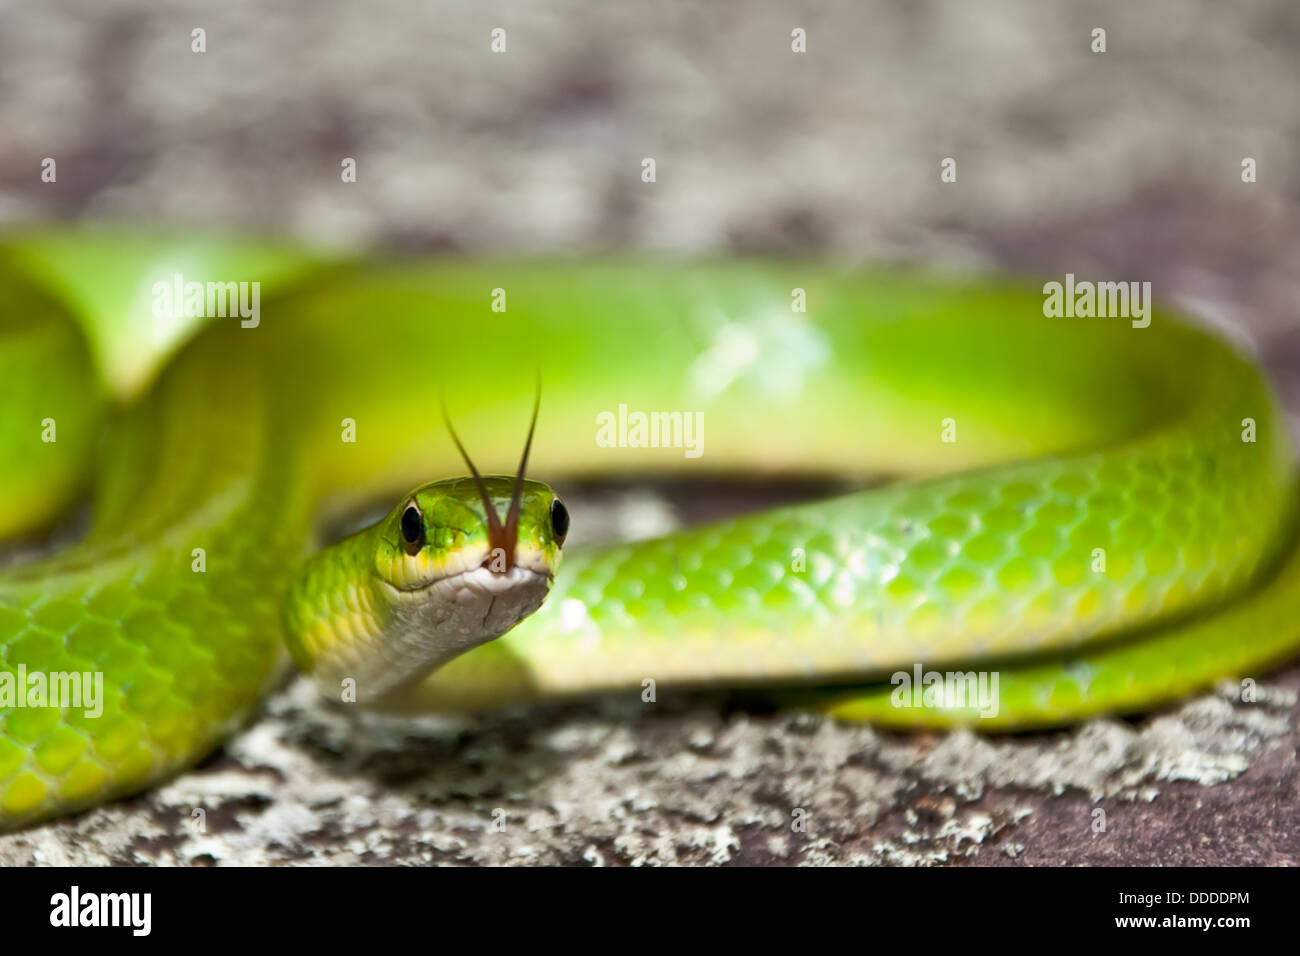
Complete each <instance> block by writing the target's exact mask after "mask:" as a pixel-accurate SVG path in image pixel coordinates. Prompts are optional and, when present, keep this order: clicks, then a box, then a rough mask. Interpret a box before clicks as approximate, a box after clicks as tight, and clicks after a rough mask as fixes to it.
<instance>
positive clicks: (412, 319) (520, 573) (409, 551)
mask: <svg viewBox="0 0 1300 956" xmlns="http://www.w3.org/2000/svg"><path fill="white" fill-rule="evenodd" d="M177 273H183V274H184V275H185V276H186V278H187V279H189V278H193V279H198V280H200V281H203V280H217V281H222V282H225V281H248V280H259V281H261V282H262V286H261V301H260V318H259V320H258V321H257V322H256V324H250V323H241V321H240V319H239V317H238V316H235V317H229V318H210V319H208V320H207V321H206V323H202V324H203V328H202V329H201V330H199V331H197V332H196V333H195V334H193V335H189V333H190V332H191V331H192V329H193V327H195V326H196V325H198V324H200V323H197V322H190V321H189V320H188V319H187V317H186V316H185V315H180V316H177V315H175V314H169V313H168V312H167V310H166V309H165V308H164V309H162V310H160V311H159V310H152V309H151V307H150V302H151V299H150V292H151V290H152V289H153V287H154V285H155V284H156V283H158V282H159V281H162V282H170V281H171V280H172V277H173V275H174V274H177ZM0 288H3V289H4V291H5V295H4V302H5V307H4V309H3V311H0V378H2V379H3V381H4V383H5V395H4V405H3V409H2V411H0V460H2V461H3V463H4V469H3V470H4V473H3V475H2V476H0V536H8V537H21V536H24V535H30V534H33V533H35V532H37V531H39V530H40V529H41V528H44V527H47V526H49V525H50V524H51V523H52V522H54V521H55V519H57V518H58V516H59V515H61V514H67V513H76V512H77V511H78V510H79V506H81V505H82V504H83V503H85V504H86V505H87V506H88V510H89V513H90V519H89V530H88V531H86V532H85V533H84V535H82V536H80V538H79V540H77V541H76V542H75V543H73V544H71V545H69V546H67V547H64V548H62V549H55V550H53V553H50V549H46V553H44V554H42V555H41V556H39V557H38V558H36V559H34V560H26V561H13V560H11V561H10V562H9V563H8V565H7V566H6V567H4V568H3V569H0V691H2V690H3V686H4V678H5V676H6V675H7V677H8V681H9V686H10V688H11V693H12V692H13V689H15V688H16V689H17V690H18V691H23V690H26V691H28V692H30V690H31V685H30V675H33V674H41V675H46V676H47V677H48V678H49V680H50V681H51V683H53V682H54V681H57V679H58V678H57V676H55V675H60V674H71V673H78V674H81V673H97V674H100V675H102V681H103V692H102V701H101V702H100V703H101V712H100V713H98V714H93V715H92V714H90V713H88V712H87V710H86V708H84V707H83V708H78V707H73V706H66V705H64V706H50V705H49V702H48V701H46V702H45V705H44V706H42V705H41V702H40V701H34V700H32V699H30V693H29V698H28V699H25V700H23V701H18V700H15V699H12V698H11V699H9V700H8V701H6V699H5V698H4V697H3V696H2V695H0V828H4V827H13V826H20V825H23V824H26V823H29V822H32V821H34V820H38V819H41V818H44V817H48V816H50V815H54V814H59V813H63V812H68V811H70V810H74V809H77V808H81V807H86V806H90V805H94V804H96V803H100V802H102V801H104V800H107V799H110V798H112V797H114V796H117V795H121V794H125V793H129V792H132V791H136V790H139V789H141V788H143V787H145V786H148V785H149V784H151V783H152V782H154V781H157V780H159V779H160V778H162V777H164V776H166V775H168V774H170V773H174V772H175V771H176V770H177V769H179V768H182V767H184V766H187V765H189V764H191V763H193V762H194V761H195V760H197V759H199V758H200V757H202V756H203V755H204V754H205V753H207V752H209V751H210V750H211V749H212V748H213V747H215V746H217V745H218V744H219V743H220V741H221V740H222V739H223V737H224V736H225V735H226V734H228V733H229V732H230V730H231V729H232V728H233V727H235V726H236V725H237V724H238V722H239V721H241V720H243V719H245V717H246V716H247V715H248V714H249V713H250V711H251V710H252V709H253V708H254V707H255V705H256V704H257V702H258V700H259V699H260V697H261V695H262V694H263V692H264V691H265V689H266V688H267V686H268V683H269V682H270V681H271V680H272V679H273V678H274V676H275V675H276V673H277V662H278V661H281V660H282V659H283V654H282V653H281V650H280V649H281V648H282V647H284V646H285V639H286V638H287V640H288V646H289V648H290V650H291V651H292V655H293V658H294V659H295V660H296V661H297V663H298V664H299V666H300V667H302V668H304V669H305V670H308V671H310V672H311V673H312V675H313V676H314V677H315V678H316V680H317V682H318V683H319V684H320V686H321V688H322V690H323V691H324V692H325V693H327V694H329V695H330V696H334V697H337V696H338V695H339V693H340V688H341V687H343V686H345V685H346V686H350V687H352V688H354V690H355V696H356V699H357V701H358V702H359V703H362V704H370V705H374V706H383V707H386V708H395V709H423V708H462V707H481V706H490V705H494V704H500V703H507V702H520V701H530V700H542V699H548V698H556V697H562V696H568V695H578V694H584V693H592V692H597V691H620V690H627V691H628V692H635V693H640V692H641V689H642V687H643V685H644V682H646V681H647V680H653V681H654V682H655V683H656V685H657V688H658V690H659V692H664V691H665V690H667V689H670V688H674V687H682V686H698V685H709V684H714V685H732V684H735V685H751V684H758V685H765V686H768V685H770V686H773V687H782V688H786V687H802V688H810V687H816V688H820V689H822V690H820V691H819V693H823V694H824V695H825V696H823V697H821V698H819V699H820V701H821V702H822V703H823V704H825V705H828V706H830V707H831V708H832V709H833V711H834V712H835V713H837V714H839V715H840V716H841V717H844V718H847V719H869V720H874V721H877V722H881V723H886V724H894V725H902V726H914V725H932V726H945V725H952V724H958V723H972V724H974V725H976V726H985V727H1028V726H1039V725H1051V724H1060V723H1065V722H1069V721H1072V720H1076V719H1079V718H1081V717H1083V716H1086V715H1089V714H1096V713H1104V712H1114V711H1132V710H1138V709H1143V708H1147V707H1151V706H1154V705H1156V704H1159V703H1162V702H1166V701H1169V700H1171V699H1174V698H1176V697H1178V696H1180V695H1184V694H1186V693H1188V692H1190V691H1193V690H1195V689H1198V688H1202V687H1205V686H1208V685H1209V684H1211V683H1212V682H1214V681H1215V680H1217V679H1219V678H1222V677H1251V676H1257V672H1258V671H1259V670H1260V669H1262V668H1265V667H1267V666H1269V665H1271V664H1274V663H1276V662H1278V661H1280V660H1282V659H1285V658H1286V657H1287V656H1288V655H1289V654H1291V653H1293V652H1294V651H1295V650H1296V648H1297V646H1298V645H1300V623H1298V621H1297V613H1296V612H1297V610H1298V609H1300V607H1298V606H1300V587H1297V585H1298V584H1300V557H1298V554H1300V552H1297V551H1296V549H1295V548H1294V546H1293V530H1294V521H1293V518H1294V504H1295V476H1296V472H1295V464H1296V463H1295V452H1294V448H1293V445H1292V442H1291V439H1290V438H1289V436H1288V434H1287V432H1286V429H1285V424H1284V421H1283V419H1282V416H1281V414H1280V412H1279V409H1278V406H1277V403H1276V400H1275V399H1274V397H1273V394H1272V392H1271V391H1270V389H1269V387H1268V386H1267V384H1266V383H1265V382H1264V380H1263V379H1262V378H1261V376H1260V374H1259V372H1258V371H1257V370H1256V369H1255V367H1254V366H1253V365H1252V364H1251V363H1250V362H1249V361H1248V360H1246V359H1244V358H1243V357H1241V356H1239V355H1238V354H1237V353H1236V352H1234V351H1233V350H1232V349H1231V348H1229V347H1228V346H1226V345H1225V344H1223V343H1221V342H1220V341H1218V340H1217V339H1216V338H1214V337H1213V336H1211V335H1209V334H1207V333H1205V332H1202V331H1199V330H1197V329H1195V328H1193V327H1192V326H1190V325H1188V324H1185V323H1183V322H1181V321H1178V320H1176V319H1175V318H1174V317H1172V316H1171V315H1169V314H1167V313H1163V312H1160V311H1158V310H1157V311H1156V312H1155V314H1154V316H1153V319H1152V321H1151V324H1150V325H1149V326H1148V327H1146V328H1134V327H1133V326H1132V325H1131V324H1130V323H1129V322H1128V321H1127V320H1125V319H1101V318H1091V319H1083V318H1080V319H1061V318H1048V317H1045V315H1044V311H1043V296H1042V294H1041V293H1040V291H1039V290H1038V289H1037V288H1033V287H1023V286H1019V285H1014V284H1005V283H1001V282H993V281H987V280H978V281H939V280H936V279H934V278H926V277H920V276H908V275H898V274H865V275H864V274H861V273H859V272H857V271H855V270H849V269H836V268H829V267H823V266H813V265H809V264H772V263H768V264H756V263H734V264H723V263H714V264H693V265H686V264H676V263H664V262H660V263H649V264H633V263H623V262H603V263H598V264H582V263H577V262H566V263H547V262H526V261H515V262H506V261H501V262H477V261H466V262H445V263H422V264H414V265H410V264H407V265H397V266H384V265H381V264H377V263H364V264H355V263H352V264H340V263H337V262H334V263H317V262H314V261H312V260H311V259H310V258H308V257H306V256H302V255H299V254H298V253H295V252H293V251H291V250H290V251H286V250H284V249H279V248H275V247H270V246H265V245H259V244H252V243H242V242H235V241H231V242H225V241H219V240H198V239H188V238H183V237H181V238H170V237H139V236H120V235H113V234H102V233H100V234H93V233H92V234H89V235H46V236H32V237H23V238H19V239H15V240H11V241H10V242H9V243H8V244H7V245H5V246H3V247H2V248H0ZM796 290H801V294H802V297H804V298H806V303H807V307H806V311H796V310H795V309H792V302H794V301H800V300H801V296H800V294H799V292H796ZM792 293H793V296H792ZM187 336H188V341H185V342H184V344H183V345H181V346H180V347H179V348H177V349H175V354H171V355H170V356H169V355H168V352H169V350H170V349H172V348H173V346H175V343H176V342H178V341H179V340H181V339H184V338H186V337H187ZM164 358H165V359H166V360H165V361H164ZM159 367H160V370H159ZM539 370H540V373H541V378H542V380H543V382H544V386H543V404H542V412H541V415H540V418H539V419H538V421H537V432H536V437H535V439H534V441H533V445H532V455H531V458H530V460H529V463H528V471H529V473H530V474H532V475H537V476H539V477H542V478H545V479H547V480H548V481H552V480H555V479H557V478H562V477H564V476H568V475H582V476H588V475H628V474H630V475H636V476H640V477H652V476H655V475H659V474H665V473H668V472H683V471H685V472H687V473H690V472H691V471H692V470H696V471H697V473H699V474H709V475H713V474H717V473H718V472H720V471H726V472H743V473H744V474H745V475H746V477H747V478H750V479H753V478H760V479H761V478H763V477H764V476H769V475H771V476H778V475H790V474H799V475H807V474H835V475H843V476H845V477H847V478H849V479H858V478H864V477H866V476H869V475H874V474H881V473H884V474H889V475H891V476H897V477H899V478H900V481H899V482H897V483H894V484H890V485H887V486H884V487H881V488H875V489H871V490H867V491H861V492H855V493H851V494H847V495H844V496H841V497H836V498H832V499H827V500H823V501H817V502H813V503H808V504H800V505H794V506H790V507H784V508H780V509H777V510H773V511H767V512H763V513H759V514H754V515H748V516H745V517H743V518H740V519H736V520H729V521H726V522H723V523H720V524H711V525H705V526H701V527H695V528H689V529H686V530H684V531H681V532H678V533H675V534H672V535H670V536H668V537H664V538H660V539H655V540H650V541H643V542H634V543H628V544H619V545H614V546H610V547H604V548H598V549H587V550H583V549H581V548H575V549H573V551H572V553H569V554H566V556H565V559H564V564H563V567H562V568H561V569H560V570H559V572H558V574H557V573H556V569H557V567H558V566H559V554H560V547H561V545H562V543H563V539H564V533H565V531H566V530H567V520H566V516H565V514H564V509H563V506H562V505H558V504H556V503H555V502H556V498H555V495H554V494H553V493H552V492H551V491H550V489H549V488H548V487H547V486H546V485H542V484H540V483H537V482H534V481H531V480H530V481H525V482H522V483H521V484H519V485H518V486H517V491H516V485H515V483H514V480H513V477H512V476H511V473H510V472H509V469H513V468H514V467H515V464H516V462H517V460H518V455H519V452H520V449H521V447H522V443H523V428H524V425H525V423H526V413H527V410H528V408H529V407H530V403H531V401H532V397H533V390H534V387H535V381H536V377H537V374H538V372H539ZM101 381H102V382H104V383H106V384H107V386H108V387H107V388H105V387H103V386H101V385H100V384H99V383H100V382H101ZM444 395H445V397H446V401H447V405H448V406H449V408H450V410H451V411H452V413H453V415H454V416H455V421H456V426H457V429H458V431H459V433H460V434H461V435H462V436H463V437H464V439H465V443H466V445H468V446H469V447H470V449H471V450H472V452H473V455H474V457H475V458H476V459H477V460H478V461H479V462H482V463H484V464H490V465H491V466H493V468H494V469H495V470H501V471H506V472H507V477H504V478H488V479H486V481H485V482H484V484H483V487H482V490H480V486H479V484H477V483H476V482H474V481H472V480H469V479H462V480H459V481H443V482H439V483H435V484H431V485H420V486H419V487H418V488H417V490H416V491H414V492H412V491H410V490H409V489H410V488H412V487H414V486H417V485H419V483H420V482H427V481H429V480H430V479H439V478H450V477H451V476H455V475H459V474H463V472H464V471H465V466H464V465H463V464H462V462H461V458H460V456H459V455H458V454H457V452H456V449H455V447H454V445H453V443H452V441H451V438H450V436H449V434H448V432H447V429H446V427H445V426H444V423H443V419H442V417H441V413H440V411H439V403H440V401H441V398H442V396H444ZM620 406H625V407H626V409H630V410H632V411H633V412H636V411H642V412H652V411H662V412H668V413H678V412H679V413H681V414H683V415H689V416H695V418H693V419H692V420H698V421H699V422H700V423H701V424H702V431H701V432H700V434H699V435H698V436H697V438H698V439H700V441H699V445H698V451H699V452H700V454H699V456H698V457H689V456H687V455H686V454H685V453H684V451H685V450H684V449H683V448H681V447H676V448H671V447H670V448H665V447H649V443H644V444H643V443H641V442H636V441H629V442H628V444H629V445H631V446H633V447H606V445H607V444H608V443H602V442H598V441H597V440H596V436H597V429H598V426H597V422H598V421H600V420H602V419H601V416H602V415H607V414H609V413H614V412H616V411H617V410H618V409H619V407H620ZM606 420H607V419H606ZM377 494H386V495H390V496H391V500H392V501H394V502H396V505H395V507H394V509H393V511H392V512H390V514H389V515H388V516H387V517H386V518H385V519H384V520H383V521H381V522H380V523H379V524H377V525H375V526H374V527H372V528H370V529H367V530H365V531H362V532H360V533H358V534H357V535H354V536H352V537H349V538H346V539H344V540H343V541H342V542H339V543H337V544H335V545H333V546H332V547H328V548H325V549H324V550H320V551H319V552H318V553H315V555H314V556H312V553H313V552H316V551H317V548H318V547H319V544H320V543H319V541H318V539H317V534H318V529H319V528H321V527H322V526H324V524H326V523H327V522H325V519H324V517H323V516H327V515H331V514H338V513H341V512H343V511H346V510H347V509H349V508H351V507H354V506H355V505H357V504H358V503H360V502H362V501H365V500H371V499H373V497H374V496H375V495H377ZM516 494H518V497H519V502H518V503H517V504H516V505H515V506H514V508H513V509H512V508H511V499H512V497H513V496H515V495H516ZM485 497H486V498H487V499H489V501H490V502H491V505H492V512H493V513H494V514H493V516H492V517H489V511H488V509H487V505H486V503H485V501H484V498H485ZM81 510H85V509H81ZM494 518H495V520H494ZM510 522H513V525H512V526H510V527H507V525H509V524H510ZM580 522H581V516H580V515H575V523H580ZM498 525H499V527H498ZM503 545H504V551H505V552H506V554H505V558H506V563H505V565H502V566H500V567H495V568H493V567H490V564H491V561H492V559H493V556H494V555H495V556H497V557H498V558H499V557H500V556H501V555H500V553H499V552H501V551H502V546H503ZM552 576H554V587H553V589H551V590H550V595H549V598H547V590H548V588H550V584H551V579H552ZM544 598H545V599H546V600H545V603H544V604H541V602H542V600H543V599H544ZM539 604H541V606H540V609H537V610H536V613H530V612H532V611H533V610H534V609H535V608H537V607H538V605H539ZM521 616H523V617H525V619H524V620H523V622H522V623H521V624H519V626H518V627H515V628H514V629H513V630H510V631H509V633H508V634H506V635H505V636H504V637H501V638H499V639H496V640H493V639H492V638H494V637H496V634H497V633H499V632H500V631H502V630H508V629H509V628H510V626H511V625H512V624H513V623H514V621H515V620H517V619H518V618H519V617H521ZM471 648H472V649H471ZM439 665H443V666H439ZM914 668H924V669H925V670H927V671H928V670H935V669H937V670H959V671H971V670H980V671H994V672H996V673H997V674H998V676H999V678H1000V679H999V682H998V701H997V707H996V713H994V714H990V713H987V712H985V713H984V715H983V716H981V713H980V712H978V710H977V708H975V707H973V706H972V705H971V704H970V703H969V702H965V703H963V702H960V701H953V700H951V699H940V700H922V701H908V702H907V703H908V706H899V698H898V696H897V695H896V694H895V693H894V691H895V687H894V686H892V685H891V683H890V681H889V678H890V675H891V673H892V672H894V671H905V672H907V673H909V674H910V673H912V672H913V670H914ZM20 674H22V675H24V676H25V682H24V683H25V684H26V687H25V688H23V687H19V685H18V677H19V675H20ZM827 688H829V690H826V689H827ZM911 704H916V706H911Z"/></svg>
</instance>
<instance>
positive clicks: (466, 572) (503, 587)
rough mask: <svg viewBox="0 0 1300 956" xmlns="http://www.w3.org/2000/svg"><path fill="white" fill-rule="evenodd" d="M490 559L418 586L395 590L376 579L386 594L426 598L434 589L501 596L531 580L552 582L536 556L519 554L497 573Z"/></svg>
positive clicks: (552, 573) (465, 564) (463, 565)
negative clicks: (386, 589) (465, 590)
mask: <svg viewBox="0 0 1300 956" xmlns="http://www.w3.org/2000/svg"><path fill="white" fill-rule="evenodd" d="M493 561H494V558H493V556H492V552H491V551H489V552H488V553H487V554H486V555H485V556H484V557H483V558H482V559H481V560H479V561H478V562H475V561H474V560H473V559H472V558H470V559H467V560H465V561H463V562H459V567H456V568H455V569H454V570H449V571H447V572H446V573H445V574H439V575H436V576H435V577H431V578H429V579H428V580H425V581H421V582H419V583H418V584H410V585H405V586H399V585H396V584H393V583H392V582H391V581H388V580H385V579H383V578H380V580H381V581H383V584H384V586H385V587H386V588H388V590H390V591H391V592H393V594H394V595H395V596H398V597H403V596H406V597H412V596H416V595H420V594H427V593H429V592H430V591H432V590H433V589H435V588H438V589H447V588H449V589H452V590H459V589H460V588H461V587H464V588H470V589H473V590H475V591H478V592H481V593H483V594H489V595H497V594H505V593H508V592H509V591H511V590H513V589H514V588H517V587H519V586H520V585H521V584H524V583H527V582H531V581H534V580H544V581H545V582H546V586H547V587H548V588H549V587H550V583H551V581H553V580H554V579H555V569H554V568H553V567H551V566H550V564H549V563H548V562H547V561H546V559H545V558H544V556H543V555H542V554H541V553H540V552H533V553H525V552H520V553H518V554H517V555H516V556H515V561H514V562H513V564H512V566H511V567H510V569H509V570H508V571H499V570H496V569H495V568H493V567H492V563H493Z"/></svg>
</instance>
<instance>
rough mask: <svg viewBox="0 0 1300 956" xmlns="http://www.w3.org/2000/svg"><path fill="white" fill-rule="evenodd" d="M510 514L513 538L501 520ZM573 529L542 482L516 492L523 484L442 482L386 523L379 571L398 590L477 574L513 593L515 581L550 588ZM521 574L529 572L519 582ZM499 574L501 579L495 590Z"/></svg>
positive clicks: (491, 479) (410, 499) (420, 492)
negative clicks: (531, 579) (541, 582)
mask: <svg viewBox="0 0 1300 956" xmlns="http://www.w3.org/2000/svg"><path fill="white" fill-rule="evenodd" d="M515 495H518V502H517V503H516V501H515ZM507 508H508V509H510V515H511V519H512V520H511V521H510V522H509V523H510V524H511V525H513V528H512V529H511V530H512V531H513V534H511V535H509V536H508V537H504V536H503V534H502V529H503V523H502V522H501V521H500V520H499V516H500V512H501V511H502V510H504V509H507ZM494 519H496V520H494ZM568 531H569V513H568V510H567V509H566V508H565V507H564V503H563V502H561V501H560V499H559V497H558V496H557V495H556V494H555V492H554V491H552V490H551V489H550V488H549V487H548V486H547V485H544V484H542V483H541V482H540V481H530V480H524V481H523V482H521V483H518V490H517V491H516V479H514V478H512V477H506V476H498V475H489V476H487V477H485V478H481V479H478V478H468V477H466V478H450V479H447V480H444V481H435V482H431V483H430V484H427V485H421V486H420V487H419V488H417V489H415V491H413V492H411V493H410V494H409V495H407V496H406V497H405V498H404V499H403V500H402V501H401V502H400V503H399V504H398V506H397V507H396V508H394V509H393V510H392V511H391V512H390V513H389V514H388V517H387V518H385V519H384V520H383V521H382V522H381V523H380V531H379V545H378V548H377V551H376V555H375V570H376V572H377V573H378V575H379V577H380V578H381V580H383V581H385V582H387V583H388V585H389V586H390V587H392V588H393V589H395V590H398V591H418V590H423V589H424V588H428V587H430V586H432V585H434V584H437V583H438V582H440V581H445V580H447V579H448V578H454V577H458V576H462V575H470V573H471V572H478V571H482V572H485V575H486V576H485V575H473V577H474V579H476V580H481V582H482V584H483V586H484V587H485V588H492V589H495V590H503V589H507V590H508V582H509V581H511V580H514V579H515V578H516V577H524V578H526V577H528V576H530V575H531V576H536V577H541V578H545V579H546V581H547V582H548V586H549V582H550V580H551V579H552V578H554V576H555V571H556V569H557V568H558V567H559V563H560V553H561V548H562V547H563V545H564V539H565V536H566V535H567V534H568ZM516 569H518V570H519V571H521V572H522V574H521V575H519V576H514V575H513V572H514V571H515V570H516ZM492 576H495V577H497V578H500V579H501V581H499V582H497V583H495V584H494V583H493V582H492V581H491V580H490V578H491V577H492ZM531 610H535V608H533V609H530V611H531Z"/></svg>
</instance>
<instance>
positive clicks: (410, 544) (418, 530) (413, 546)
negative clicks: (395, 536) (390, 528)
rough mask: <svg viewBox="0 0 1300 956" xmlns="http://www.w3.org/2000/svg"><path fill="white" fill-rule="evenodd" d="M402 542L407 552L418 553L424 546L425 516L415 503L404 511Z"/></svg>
mask: <svg viewBox="0 0 1300 956" xmlns="http://www.w3.org/2000/svg"><path fill="white" fill-rule="evenodd" d="M402 542H403V544H405V546H406V553H407V554H418V553H419V551H420V549H421V548H423V547H424V516H423V515H421V514H420V509H419V508H417V507H416V506H415V505H407V506H406V510H405V511H403V512H402Z"/></svg>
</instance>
